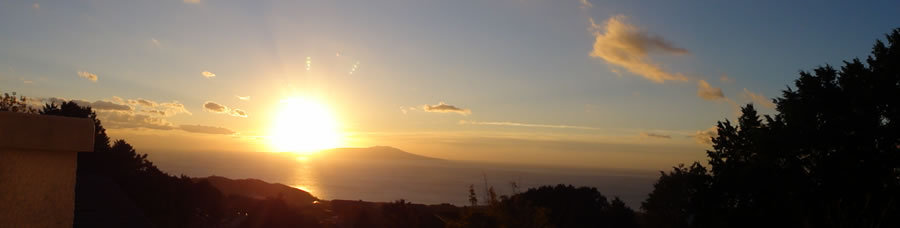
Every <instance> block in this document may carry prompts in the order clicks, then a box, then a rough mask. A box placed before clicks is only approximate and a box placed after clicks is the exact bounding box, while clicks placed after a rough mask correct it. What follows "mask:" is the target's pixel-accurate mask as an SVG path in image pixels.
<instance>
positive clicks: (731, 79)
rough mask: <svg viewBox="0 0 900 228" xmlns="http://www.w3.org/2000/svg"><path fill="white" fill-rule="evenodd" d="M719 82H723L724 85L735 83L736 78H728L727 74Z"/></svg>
mask: <svg viewBox="0 0 900 228" xmlns="http://www.w3.org/2000/svg"><path fill="white" fill-rule="evenodd" d="M719 81H722V83H733V82H734V78H731V77H728V75H726V74H722V76H721V77H719Z"/></svg>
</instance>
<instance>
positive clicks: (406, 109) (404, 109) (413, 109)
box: [400, 106, 416, 115]
mask: <svg viewBox="0 0 900 228" xmlns="http://www.w3.org/2000/svg"><path fill="white" fill-rule="evenodd" d="M415 110H416V107H403V106H400V112H402V113H403V114H404V115H406V113H408V112H411V111H415Z"/></svg>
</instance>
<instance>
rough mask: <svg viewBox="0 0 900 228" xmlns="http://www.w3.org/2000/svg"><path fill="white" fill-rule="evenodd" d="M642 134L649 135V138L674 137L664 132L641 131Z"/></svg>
mask: <svg viewBox="0 0 900 228" xmlns="http://www.w3.org/2000/svg"><path fill="white" fill-rule="evenodd" d="M641 136H643V137H647V138H658V139H672V136H671V135H664V134H658V133H652V132H641Z"/></svg>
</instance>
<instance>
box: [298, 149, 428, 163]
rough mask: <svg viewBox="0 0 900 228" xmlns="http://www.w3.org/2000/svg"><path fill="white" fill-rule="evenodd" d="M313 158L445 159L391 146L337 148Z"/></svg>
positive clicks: (321, 152)
mask: <svg viewBox="0 0 900 228" xmlns="http://www.w3.org/2000/svg"><path fill="white" fill-rule="evenodd" d="M312 157H313V158H324V159H338V160H401V161H425V160H427V161H443V159H438V158H432V157H426V156H422V155H418V154H413V153H409V152H406V151H403V150H400V149H397V148H393V147H389V146H374V147H369V148H337V149H331V150H324V151H320V152H318V153H315V154H313V156H312Z"/></svg>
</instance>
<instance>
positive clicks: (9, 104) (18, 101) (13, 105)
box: [0, 92, 37, 113]
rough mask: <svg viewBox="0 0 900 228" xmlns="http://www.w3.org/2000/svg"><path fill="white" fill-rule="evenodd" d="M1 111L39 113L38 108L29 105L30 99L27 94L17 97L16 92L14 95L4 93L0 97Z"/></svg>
mask: <svg viewBox="0 0 900 228" xmlns="http://www.w3.org/2000/svg"><path fill="white" fill-rule="evenodd" d="M0 112H24V113H37V109H35V108H33V107H31V106H28V99H27V98H26V97H25V96H19V97H16V93H15V92H13V93H12V95H10V94H9V93H3V96H2V97H0Z"/></svg>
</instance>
